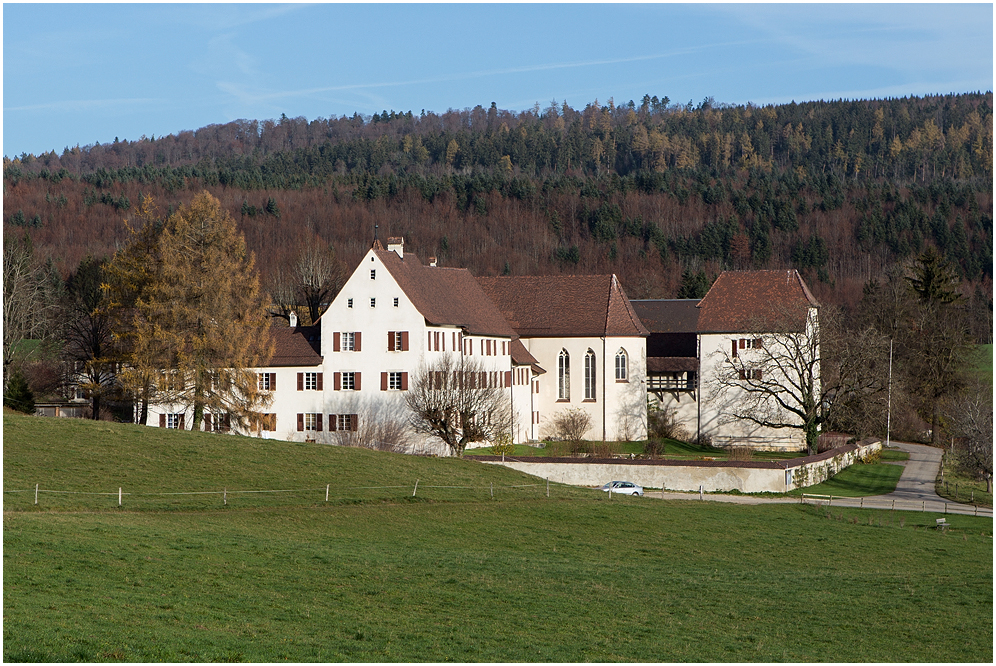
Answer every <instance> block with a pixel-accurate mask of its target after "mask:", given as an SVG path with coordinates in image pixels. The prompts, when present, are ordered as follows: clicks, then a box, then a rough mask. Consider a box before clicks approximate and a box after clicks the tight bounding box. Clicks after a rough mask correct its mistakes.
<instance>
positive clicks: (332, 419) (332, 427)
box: [329, 414, 336, 432]
mask: <svg viewBox="0 0 996 666" xmlns="http://www.w3.org/2000/svg"><path fill="white" fill-rule="evenodd" d="M335 419H336V416H335V414H329V432H335V431H336V427H335V425H336V420H335Z"/></svg>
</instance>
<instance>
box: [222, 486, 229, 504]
mask: <svg viewBox="0 0 996 666" xmlns="http://www.w3.org/2000/svg"><path fill="white" fill-rule="evenodd" d="M221 499H222V501H223V502H224V503H225V506H228V488H225V489H224V490H223V491H222V493H221Z"/></svg>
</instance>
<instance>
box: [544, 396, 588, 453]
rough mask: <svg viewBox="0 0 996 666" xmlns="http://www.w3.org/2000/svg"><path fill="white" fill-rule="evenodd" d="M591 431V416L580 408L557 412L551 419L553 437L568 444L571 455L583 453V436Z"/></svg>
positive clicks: (584, 448)
mask: <svg viewBox="0 0 996 666" xmlns="http://www.w3.org/2000/svg"><path fill="white" fill-rule="evenodd" d="M589 430H591V414H589V413H588V412H587V411H585V410H583V409H581V408H580V407H572V408H570V409H565V410H562V411H560V412H557V414H556V416H554V417H553V432H554V436H555V437H556V438H557V439H559V440H561V441H564V442H568V443H569V444H570V450H571V453H572V454H575V455H576V454H578V453H583V452H585V450H586V449H587V447H585V446H583V442H584V436H585V433H587V432H588V431H589Z"/></svg>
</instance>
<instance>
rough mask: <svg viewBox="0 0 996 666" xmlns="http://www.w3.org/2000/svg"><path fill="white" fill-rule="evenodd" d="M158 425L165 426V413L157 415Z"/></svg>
mask: <svg viewBox="0 0 996 666" xmlns="http://www.w3.org/2000/svg"><path fill="white" fill-rule="evenodd" d="M159 427H160V428H165V427H166V415H165V414H160V415H159Z"/></svg>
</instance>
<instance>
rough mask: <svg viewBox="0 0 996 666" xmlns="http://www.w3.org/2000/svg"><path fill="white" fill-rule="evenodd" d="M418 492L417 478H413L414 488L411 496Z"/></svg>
mask: <svg viewBox="0 0 996 666" xmlns="http://www.w3.org/2000/svg"><path fill="white" fill-rule="evenodd" d="M417 492H418V479H415V490H413V491H412V497H415V493H417Z"/></svg>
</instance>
